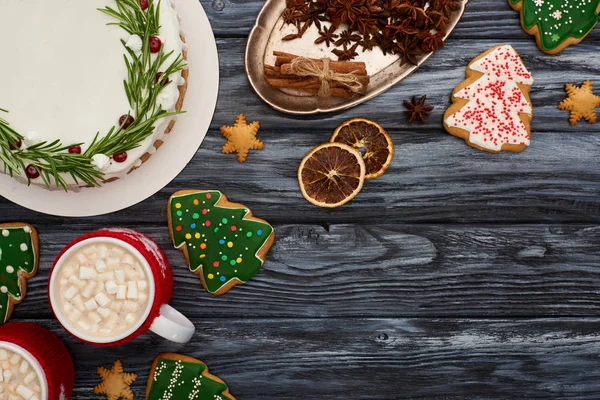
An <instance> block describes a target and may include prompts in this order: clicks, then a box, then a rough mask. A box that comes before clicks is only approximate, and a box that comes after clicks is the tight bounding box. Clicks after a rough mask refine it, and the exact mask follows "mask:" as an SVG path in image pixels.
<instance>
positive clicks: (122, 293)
mask: <svg viewBox="0 0 600 400" xmlns="http://www.w3.org/2000/svg"><path fill="white" fill-rule="evenodd" d="M126 293H127V286H125V285H119V290H117V299H119V300H124V299H125V297H126Z"/></svg>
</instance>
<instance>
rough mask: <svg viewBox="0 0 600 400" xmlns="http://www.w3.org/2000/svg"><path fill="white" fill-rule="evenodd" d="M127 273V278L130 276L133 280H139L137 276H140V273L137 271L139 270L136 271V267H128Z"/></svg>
mask: <svg viewBox="0 0 600 400" xmlns="http://www.w3.org/2000/svg"><path fill="white" fill-rule="evenodd" d="M125 275H126V276H127V278H128V279H129V280H132V281H135V280H137V278H138V273H137V271H136V270H135V269H133V268H131V267H128V268H127V269H126V270H125Z"/></svg>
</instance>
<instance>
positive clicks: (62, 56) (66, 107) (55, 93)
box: [0, 0, 183, 187]
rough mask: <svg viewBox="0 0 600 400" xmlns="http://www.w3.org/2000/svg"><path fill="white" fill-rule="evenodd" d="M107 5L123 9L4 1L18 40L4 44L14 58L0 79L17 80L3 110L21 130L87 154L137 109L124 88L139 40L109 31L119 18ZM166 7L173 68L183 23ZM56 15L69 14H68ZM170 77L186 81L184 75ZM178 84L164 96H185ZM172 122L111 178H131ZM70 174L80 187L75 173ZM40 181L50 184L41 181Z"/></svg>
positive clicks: (106, 0) (5, 22)
mask: <svg viewBox="0 0 600 400" xmlns="http://www.w3.org/2000/svg"><path fill="white" fill-rule="evenodd" d="M154 1H155V2H156V3H158V1H157V0H154ZM106 6H110V7H113V8H116V3H115V1H114V0H86V1H73V0H53V1H52V2H48V1H45V0H28V1H18V0H0V10H1V11H0V37H4V38H11V39H10V40H6V41H4V42H3V45H2V57H3V59H10V60H12V61H11V62H10V63H0V74H1V75H0V76H9V77H10V80H9V81H8V83H7V84H5V85H2V90H0V107H1V108H3V109H7V110H9V114H7V115H5V116H4V117H5V118H6V119H7V120H8V121H9V122H10V124H11V126H12V127H13V128H14V129H15V130H17V131H18V132H28V131H37V132H41V139H42V140H45V141H53V140H56V139H60V140H61V142H62V144H63V145H69V144H75V143H83V144H82V145H81V148H82V151H83V152H85V150H86V149H87V147H88V146H89V144H90V143H91V142H92V140H93V139H94V136H95V135H96V133H98V132H99V133H100V135H101V136H104V135H106V133H108V131H109V130H110V128H111V127H113V126H115V125H117V124H118V120H119V117H120V116H121V115H123V114H127V113H128V112H130V111H131V110H130V106H129V103H128V101H127V96H126V94H125V91H124V89H123V80H124V79H126V78H127V68H126V66H125V63H124V61H123V54H125V49H124V48H123V45H122V43H121V40H123V41H126V42H127V41H128V39H131V38H130V35H129V34H128V33H127V32H126V31H125V30H123V29H122V28H120V27H118V26H114V25H109V26H107V23H114V22H115V20H114V19H113V18H112V17H109V16H107V15H105V14H103V13H101V12H100V11H98V10H97V9H98V8H104V7H106ZM159 8H160V26H161V28H160V32H159V36H160V37H161V39H162V41H163V49H164V52H165V53H169V52H171V51H173V54H172V55H171V56H170V57H169V59H168V60H167V63H171V62H173V61H174V60H175V58H176V57H177V56H178V55H180V54H181V53H182V49H183V42H182V40H181V38H180V26H179V20H178V16H177V13H176V12H175V10H174V9H173V6H172V2H171V0H161V1H160V6H159ZM56 10H61V13H60V16H57V14H56ZM74 33H76V34H74ZM74 51H76V56H74ZM15 65H18V66H19V67H18V68H15V67H14V66H15ZM169 80H170V81H171V82H176V83H177V84H179V83H181V72H178V73H176V74H173V75H172V76H169ZM177 84H172V85H168V86H167V87H166V88H164V89H163V93H165V94H168V95H169V96H171V97H173V98H176V99H177V98H178V97H179V91H178V87H177ZM168 111H173V107H171V108H170V109H169V110H168ZM170 121H171V120H170V119H163V120H160V121H159V122H158V123H157V126H156V127H155V133H154V135H152V136H150V137H148V138H147V139H146V140H144V141H143V142H142V143H140V146H139V147H137V148H135V149H133V150H131V151H129V152H128V157H127V160H126V161H125V162H123V163H112V165H110V166H109V167H108V169H107V170H106V172H105V179H110V178H115V177H116V178H123V177H124V176H125V175H126V174H127V173H128V172H129V171H130V169H131V167H132V166H134V165H136V163H137V160H138V159H139V158H140V157H141V156H142V155H143V154H144V153H145V152H146V151H147V149H149V148H150V147H151V146H152V145H153V144H154V142H155V141H156V140H158V139H161V138H162V137H163V135H164V132H165V130H166V128H167V127H168V125H169V123H170ZM0 170H2V168H0ZM63 176H64V178H65V180H66V181H67V182H68V183H69V184H70V185H71V186H73V187H74V186H75V185H76V184H75V182H74V181H73V179H72V178H71V176H70V175H69V174H64V175H63ZM21 178H22V177H21ZM21 180H22V179H21ZM33 183H36V184H40V185H43V181H42V180H41V179H40V178H38V179H35V180H33Z"/></svg>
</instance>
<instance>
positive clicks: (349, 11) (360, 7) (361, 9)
mask: <svg viewBox="0 0 600 400" xmlns="http://www.w3.org/2000/svg"><path fill="white" fill-rule="evenodd" d="M368 13H369V10H368V9H367V7H366V6H365V0H335V1H331V2H330V7H329V8H328V9H327V14H328V15H329V18H330V20H331V23H332V24H334V25H335V26H340V25H341V24H348V25H352V24H354V23H355V22H356V21H357V20H358V19H359V18H360V17H362V16H363V15H368Z"/></svg>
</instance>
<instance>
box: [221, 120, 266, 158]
mask: <svg viewBox="0 0 600 400" xmlns="http://www.w3.org/2000/svg"><path fill="white" fill-rule="evenodd" d="M259 128H260V123H259V122H258V121H254V122H253V123H251V124H250V125H248V123H247V121H246V116H245V115H244V114H240V115H238V117H237V119H236V120H235V125H233V126H223V127H221V135H223V136H225V137H226V138H227V143H225V146H223V153H225V154H231V153H237V159H238V161H239V162H241V163H243V162H244V161H246V158H247V157H248V151H249V150H251V149H252V150H261V149H263V148H264V147H265V144H264V143H263V142H261V141H260V140H259V139H258V138H257V137H256V134H257V133H258V129H259Z"/></svg>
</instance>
